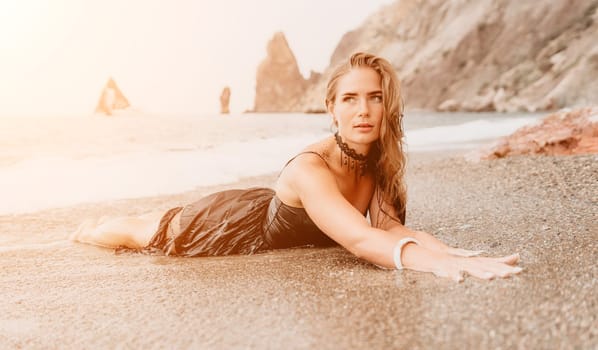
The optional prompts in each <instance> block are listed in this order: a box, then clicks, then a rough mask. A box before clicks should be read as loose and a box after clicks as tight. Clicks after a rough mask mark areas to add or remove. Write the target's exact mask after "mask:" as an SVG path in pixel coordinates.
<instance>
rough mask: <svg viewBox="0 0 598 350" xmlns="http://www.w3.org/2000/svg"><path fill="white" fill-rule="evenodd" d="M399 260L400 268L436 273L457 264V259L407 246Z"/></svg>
mask: <svg viewBox="0 0 598 350" xmlns="http://www.w3.org/2000/svg"><path fill="white" fill-rule="evenodd" d="M401 258H402V259H401V263H402V266H403V268H405V269H410V270H416V271H422V272H436V271H440V270H446V269H447V268H450V267H451V266H453V265H455V264H458V258H459V257H457V256H453V255H451V254H449V253H446V252H443V251H439V250H436V249H428V248H426V247H424V246H421V245H416V244H407V245H405V246H403V250H402V254H401Z"/></svg>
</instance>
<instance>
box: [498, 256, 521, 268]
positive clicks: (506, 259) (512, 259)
mask: <svg viewBox="0 0 598 350" xmlns="http://www.w3.org/2000/svg"><path fill="white" fill-rule="evenodd" d="M493 259H494V260H495V261H498V262H501V263H504V264H507V265H515V264H517V263H518V262H519V254H511V255H507V256H503V257H500V258H493Z"/></svg>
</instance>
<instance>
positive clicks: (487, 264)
mask: <svg viewBox="0 0 598 350" xmlns="http://www.w3.org/2000/svg"><path fill="white" fill-rule="evenodd" d="M453 249H454V248H453ZM456 251H457V252H458V253H461V254H472V253H478V252H475V251H470V250H465V249H456ZM478 254H479V253H478ZM452 255H453V256H451V257H448V258H447V259H446V260H445V261H444V263H443V264H440V266H439V267H438V268H436V269H434V270H433V271H432V272H433V273H434V274H435V275H436V276H439V277H448V278H451V279H452V280H454V281H455V282H461V281H463V278H464V274H468V275H471V276H473V277H477V278H480V279H484V280H491V279H494V278H497V277H500V278H507V277H510V276H512V275H515V274H518V273H520V272H521V271H522V270H523V269H522V268H521V267H519V266H515V265H517V262H519V254H512V255H509V256H504V257H500V258H487V257H478V256H471V255H470V256H467V255H459V254H452Z"/></svg>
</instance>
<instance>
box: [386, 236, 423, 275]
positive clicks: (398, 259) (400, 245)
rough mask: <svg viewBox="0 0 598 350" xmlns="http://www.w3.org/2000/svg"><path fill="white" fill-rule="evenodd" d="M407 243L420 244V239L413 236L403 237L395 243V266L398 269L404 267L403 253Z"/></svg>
mask: <svg viewBox="0 0 598 350" xmlns="http://www.w3.org/2000/svg"><path fill="white" fill-rule="evenodd" d="M407 243H415V244H417V245H419V244H420V243H419V241H418V240H417V239H415V238H413V237H405V238H403V239H401V240H400V241H399V242H398V243H397V245H395V249H394V250H393V254H392V257H393V260H394V262H395V266H396V267H397V270H402V269H403V263H401V254H402V253H403V247H404V246H405V245H406V244H407Z"/></svg>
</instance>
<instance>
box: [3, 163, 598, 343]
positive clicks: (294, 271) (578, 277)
mask: <svg viewBox="0 0 598 350" xmlns="http://www.w3.org/2000/svg"><path fill="white" fill-rule="evenodd" d="M275 176H276V175H275V174H272V175H270V176H263V177H258V178H252V179H246V180H244V181H242V182H241V183H237V184H231V185H227V186H218V187H212V188H200V189H198V190H196V191H192V192H188V193H184V194H178V195H171V196H162V197H155V198H145V199H130V200H120V201H113V202H106V203H95V204H84V205H78V206H74V207H69V208H61V209H52V210H46V211H41V212H36V213H31V214H22V215H6V216H0V245H1V246H0V265H1V266H2V273H1V274H0V290H1V294H0V295H2V299H3V301H2V303H0V348H44V349H51V348H61V349H65V348H142V347H143V348H145V347H150V348H260V349H261V348H319V349H341V348H347V349H349V348H374V349H387V348H410V349H417V348H443V349H445V348H449V349H452V348H479V349H483V348H509V349H511V348H525V349H528V348H531V349H539V348H542V349H562V348H565V349H567V348H583V349H589V348H596V347H598V318H597V316H596V315H598V297H597V293H596V290H598V285H597V284H598V283H597V274H598V265H597V264H596V261H598V243H597V238H598V224H597V222H598V220H597V218H598V185H597V184H598V157H597V156H571V157H516V158H512V159H506V160H496V161H485V162H480V163H468V162H466V161H465V160H463V159H462V158H461V157H458V156H457V155H455V154H451V155H447V154H442V155H439V154H417V155H413V156H412V157H411V160H410V164H409V171H408V185H409V206H408V214H407V221H408V225H410V226H412V227H414V228H417V229H423V230H426V231H428V232H431V233H433V234H435V235H437V236H438V237H440V238H441V239H443V240H444V241H446V242H447V243H449V244H453V245H458V246H460V247H463V248H469V249H483V250H485V251H486V252H488V253H491V254H492V255H504V254H509V253H513V252H519V253H520V254H521V260H522V262H521V266H522V267H524V269H525V270H524V271H523V272H522V273H521V274H520V275H518V276H515V277H513V278H510V279H504V280H503V279H500V280H493V281H489V282H486V281H479V280H476V279H473V278H466V280H465V281H464V282H463V283H460V284H457V283H454V282H452V281H450V280H448V279H440V278H436V277H434V276H433V275H431V274H423V273H417V272H412V271H403V272H397V271H388V270H380V269H378V268H376V267H374V266H373V265H371V264H368V263H367V262H363V261H360V260H358V259H356V258H354V257H353V256H352V255H351V254H349V253H347V252H346V251H344V250H343V249H341V248H329V249H291V250H283V251H277V252H269V253H265V254H259V255H254V256H234V257H217V258H172V257H157V256H143V255H135V254H122V255H115V254H114V253H113V252H112V251H111V250H106V249H101V248H96V247H91V246H86V245H82V244H76V243H71V242H67V241H65V239H66V237H67V236H68V234H69V233H70V232H71V231H73V230H74V229H75V228H76V227H77V225H78V224H79V222H81V220H82V219H84V218H87V217H94V216H101V215H127V214H141V213H144V212H147V211H151V210H155V209H158V210H165V209H167V208H170V207H172V206H175V205H180V204H181V203H186V202H189V201H191V200H194V199H196V198H197V197H198V196H200V195H202V194H207V193H209V192H212V191H215V190H221V189H224V188H231V187H242V188H243V187H248V186H261V185H265V186H269V185H271V184H272V183H273V181H274V179H275Z"/></svg>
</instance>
